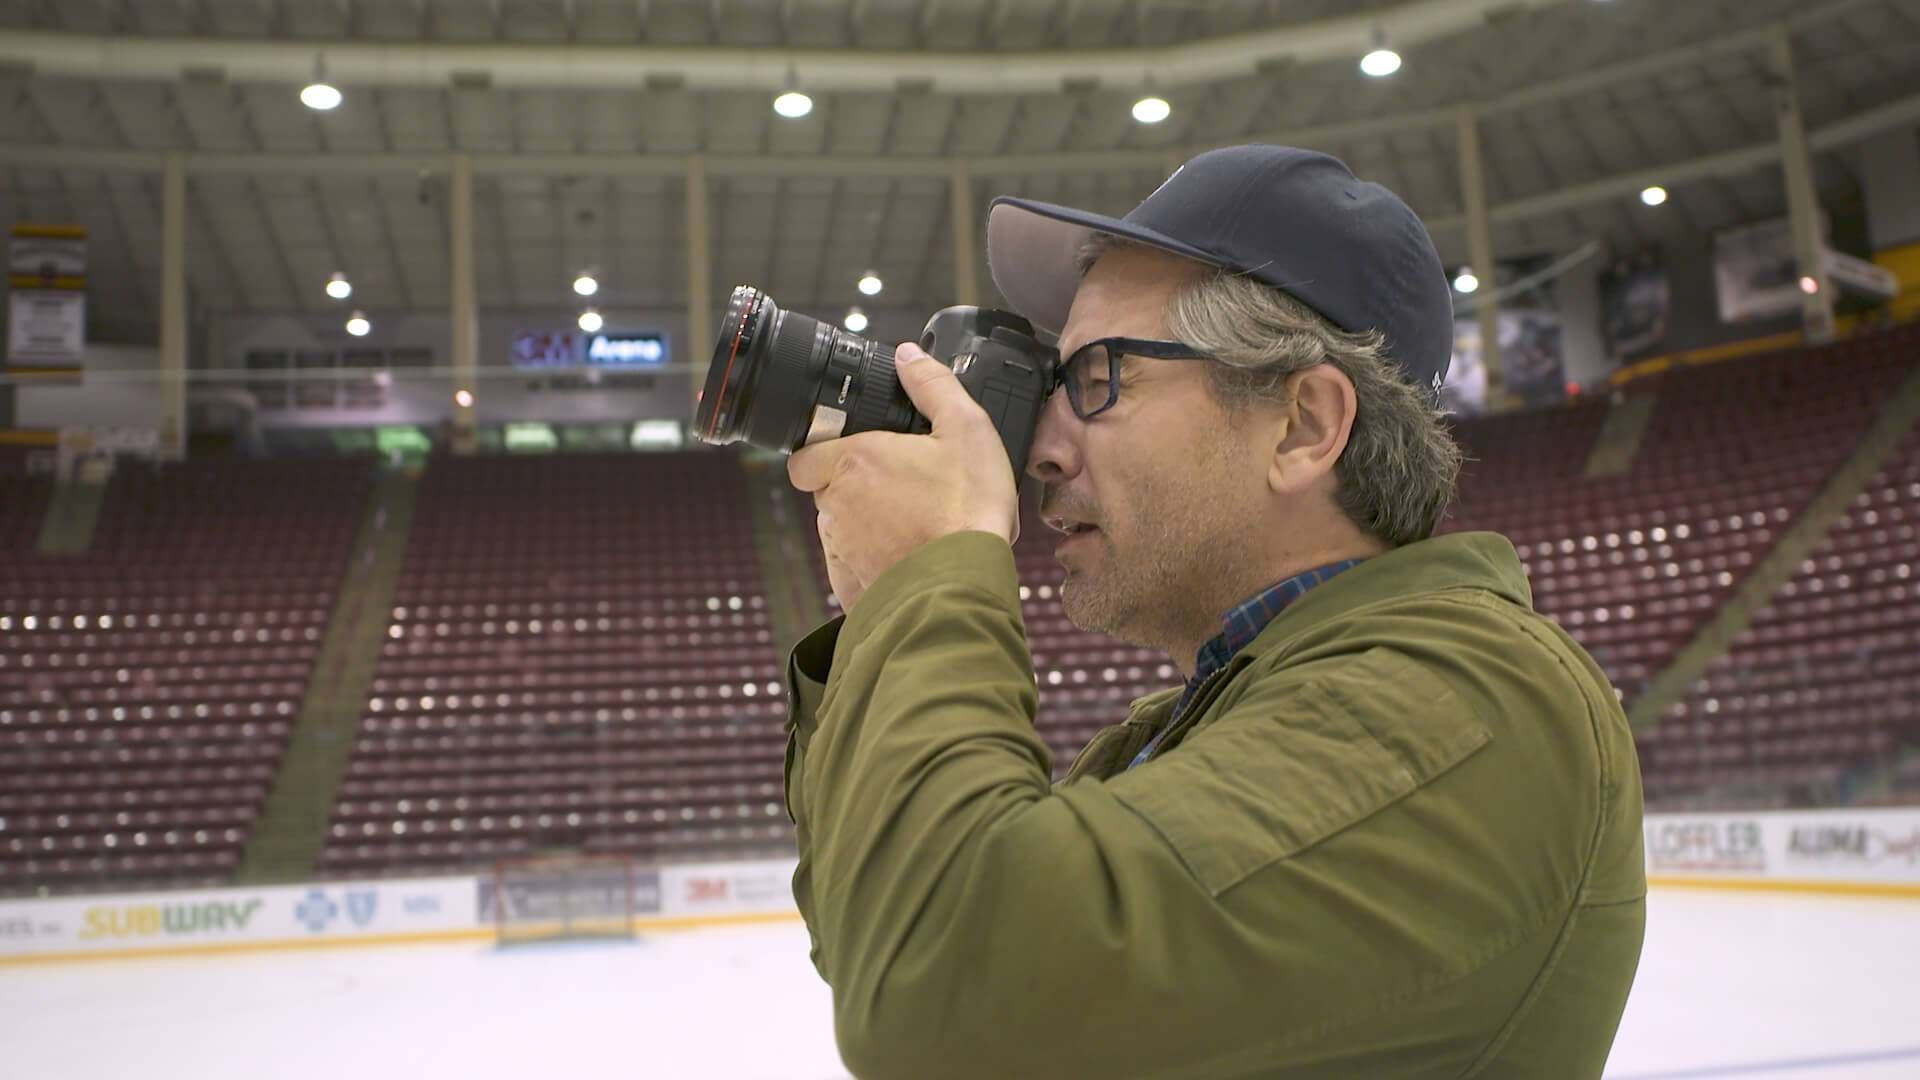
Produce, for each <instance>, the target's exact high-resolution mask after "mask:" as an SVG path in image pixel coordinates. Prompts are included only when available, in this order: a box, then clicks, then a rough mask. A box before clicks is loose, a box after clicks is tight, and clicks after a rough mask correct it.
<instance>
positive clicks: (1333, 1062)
mask: <svg viewBox="0 0 1920 1080" xmlns="http://www.w3.org/2000/svg"><path fill="white" fill-rule="evenodd" d="M1018 589H1019V586H1018V583H1017V581H1016V579H1015V576H1014V562H1013V555H1012V550H1011V549H1010V548H1009V547H1008V545H1007V543H1006V541H1005V540H1003V539H1001V538H999V537H995V536H991V535H988V534H986V533H965V534H960V535H956V536H949V537H946V538H944V539H942V540H939V541H936V542H934V543H931V544H928V545H926V546H925V547H923V548H921V549H920V550H918V551H916V552H914V553H913V554H912V555H910V556H908V557H907V558H906V559H904V560H902V561H901V562H900V563H899V564H898V565H896V566H895V567H893V568H892V569H891V570H889V571H888V572H887V573H886V574H885V575H883V576H882V577H881V578H880V580H878V581H877V582H875V583H874V585H873V587H872V588H871V589H870V590H869V591H868V592H867V594H866V596H865V597H864V598H863V599H862V600H861V601H860V602H859V604H858V605H856V607H855V609H854V611H853V613H852V614H851V615H850V616H848V617H846V618H845V619H844V620H836V621H834V622H832V623H829V624H827V625H826V626H824V627H822V628H820V629H819V630H816V631H815V632H814V633H813V634H812V635H810V636H809V637H808V638H807V639H806V640H805V641H803V642H802V643H801V644H800V646H799V647H797V648H796V649H795V650H794V656H793V660H792V662H791V664H790V669H789V678H790V681H791V683H790V690H791V693H792V698H791V701H792V705H793V719H792V737H791V738H790V740H789V742H788V749H787V781H786V787H787V806H788V809H789V812H790V813H791V815H792V817H793V820H794V823H795V825H796V827H797V830H798V837H799V845H800V864H799V869H798V871H797V872H796V873H795V874H794V879H793V891H794V898H795V900H796V901H798V903H799V907H800V912H801V914H802V915H803V916H804V917H805V919H806V922H807V926H808V929H809V931H810V932H811V934H812V939H813V961H814V964H815V966H816V967H817V968H818V969H819V971H820V974H821V975H822V976H823V977H825V979H826V981H827V982H828V984H829V985H830V986H831V987H832V990H833V1002H834V1026H835V1034H836V1036H837V1039H838V1043H839V1047H840V1052H841V1055H842V1056H843V1058H844V1059H845V1061H846V1064H847V1066H848V1068H850V1069H851V1070H852V1071H853V1072H854V1074H855V1075H856V1076H859V1077H873V1078H883V1077H903V1078H912V1080H933V1078H939V1077H1100V1078H1107V1077H1182V1078H1185V1077H1240V1076H1257V1077H1341V1078H1349V1077H1364V1078H1394V1077H1467V1076H1474V1077H1488V1078H1509V1077H1511V1078H1523V1077H1524V1078H1527V1080H1576V1078H1581V1077H1598V1076H1599V1075H1600V1074H1601V1069H1602V1066H1603V1065H1604V1064H1605V1061H1606V1057H1607V1051H1608V1048H1609V1046H1610V1045H1611V1044H1612V1042H1613V1036H1614V1030H1615V1028H1616V1026H1617V1025H1618V1023H1619V1020H1620V1014H1621V1010H1622V1009H1623V1008H1624V1006H1625V1004H1626V1000H1627V990H1628V987H1629V986H1630V985H1631V984H1632V982H1633V974H1634V969H1635V966H1636V965H1637V963H1638V960H1639V956H1640V943H1641V937H1642V931H1643V929H1644V926H1645V918H1646V908H1645V893H1646V878H1645V869H1644V866H1643V863H1642V857H1641V832H1640V815H1641V801H1640V776H1639V771H1638V768H1637V765H1636V762H1635V758H1634V750H1633V740H1632V737H1631V735H1630V734H1629V731H1628V728H1627V723H1626V718H1625V716H1624V715H1623V714H1622V712H1621V710H1620V706H1619V704H1618V702H1617V701H1616V700H1615V697H1614V693H1613V690H1612V689H1611V688H1610V687H1609V685H1608V683H1607V680H1606V678H1605V676H1604V675H1603V674H1602V673H1601V671H1600V669H1599V668H1598V667H1597V666H1595V664H1594V662H1593V660H1592V659H1591V658H1590V657H1588V655H1587V654H1586V653H1585V652H1584V651H1583V650H1582V649H1581V648H1580V647H1579V646H1578V645H1576V644H1575V643H1574V642H1573V640H1572V639H1571V638H1569V637H1567V635H1566V634H1565V633H1563V632H1562V631H1561V630H1560V629H1559V628H1558V627H1557V626H1555V625H1554V624H1553V623H1552V622H1550V621H1549V620H1547V619H1545V618H1543V617H1542V616H1540V615H1538V614H1535V613H1534V611H1533V610H1532V597H1531V594H1530V592H1529V590H1528V587H1527V581H1526V577H1525V573H1524V571H1523V570H1522V568H1521V565H1520V562H1519V560H1518V558H1517V557H1516V556H1515V554H1514V550H1513V547H1512V545H1511V544H1509V543H1508V542H1507V541H1506V539H1505V538H1503V537H1500V536H1498V535H1495V534H1491V533H1469V534H1459V535H1452V536H1444V537H1440V538H1437V539H1433V540H1427V541H1423V542H1421V543H1417V544H1411V545H1408V546H1406V547H1402V548H1398V549H1396V550H1393V551H1391V552H1388V553H1386V554H1383V555H1379V556H1376V557H1374V558H1372V559H1369V560H1367V561H1366V562H1364V563H1362V564H1361V565H1360V566H1358V567H1355V568H1353V569H1351V570H1348V571H1346V572H1345V573H1342V574H1341V575H1339V576H1338V577H1336V578H1334V579H1333V580H1331V581H1328V582H1326V583H1324V584H1322V585H1319V586H1317V587H1316V588H1314V589H1313V590H1312V591H1311V592H1309V593H1307V594H1306V595H1305V596H1303V597H1302V598H1300V599H1299V600H1297V601H1295V602H1294V603H1293V604H1292V605H1290V606H1289V607H1288V608H1287V609H1286V610H1285V611H1283V612H1282V613H1281V614H1280V615H1279V616H1278V617H1277V618H1275V619H1274V620H1273V622H1272V623H1270V624H1269V625H1268V626H1267V628H1266V630H1265V631H1264V632H1263V633H1261V634H1260V636H1259V637H1258V638H1257V639H1255V641H1254V642H1253V643H1252V644H1251V645H1249V646H1247V647H1246V648H1245V649H1243V650H1242V651H1241V652H1240V654H1239V655H1238V656H1236V657H1234V659H1233V661H1232V663H1231V664H1230V665H1229V666H1228V667H1227V668H1226V669H1224V670H1223V671H1222V672H1220V673H1219V674H1217V675H1216V676H1215V677H1213V678H1212V679H1210V680H1209V681H1208V682H1207V683H1206V685H1205V686H1204V687H1203V688H1202V690H1201V691H1200V692H1199V693H1198V694H1197V695H1196V697H1195V700H1194V701H1193V703H1192V705H1191V706H1190V707H1189V708H1188V709H1187V711H1186V713H1185V714H1184V715H1183V716H1182V717H1181V718H1180V720H1179V723H1178V725H1177V730H1175V731H1173V732H1171V733H1169V735H1168V737H1167V739H1166V740H1164V741H1163V743H1162V748H1161V749H1160V750H1159V751H1158V752H1157V756H1156V757H1155V758H1154V759H1153V760H1151V761H1149V762H1148V763H1146V764H1144V765H1141V766H1139V767H1137V768H1134V769H1130V770H1129V769H1126V765H1127V763H1128V762H1129V761H1130V760H1131V759H1132V757H1133V755H1134V754H1135V753H1136V752H1137V751H1138V750H1139V749H1140V748H1141V747H1142V746H1143V745H1144V744H1145V743H1146V741H1147V740H1148V738H1149V737H1150V736H1151V735H1152V733H1153V732H1154V731H1156V730H1157V729H1158V728H1159V727H1160V726H1161V725H1163V724H1165V723H1166V722H1167V721H1168V717H1169V714H1170V713H1171V711H1172V708H1173V702H1174V699H1175V698H1176V697H1177V694H1178V691H1177V690H1170V691H1167V692H1164V693H1159V694H1154V695H1152V696H1149V697H1146V698H1143V699H1141V700H1140V701H1137V702H1135V703H1134V705H1133V708H1132V715H1131V716H1130V717H1129V718H1128V719H1127V721H1126V722H1125V723H1123V724H1120V725H1118V726H1116V727H1112V728H1108V729H1106V730H1105V731H1102V732H1101V733H1099V734H1098V735H1096V736H1095V737H1094V739H1093V740H1092V742H1091V743H1089V744H1088V746H1087V748H1086V749H1085V750H1084V751H1083V752H1082V753H1081V754H1080V757H1079V760H1078V761H1076V762H1075V763H1074V766H1073V770H1072V772H1071V773H1069V774H1068V776H1067V777H1066V779H1064V780H1062V781H1061V782H1060V783H1059V784H1057V785H1056V784H1054V783H1052V782H1051V777H1052V771H1051V762H1050V760H1049V755H1048V751H1047V748H1046V746H1045V744H1044V743H1042V742H1041V740H1040V739H1039V737H1038V736H1036V735H1035V734H1034V727H1033V715H1034V699H1035V693H1034V674H1033V667H1032V659H1031V657H1030V655H1029V653H1028V650H1027V642H1026V634H1025V630H1024V628H1023V626H1022V624H1021V619H1020V600H1019V591H1018ZM829 669H830V671H831V674H830V676H829Z"/></svg>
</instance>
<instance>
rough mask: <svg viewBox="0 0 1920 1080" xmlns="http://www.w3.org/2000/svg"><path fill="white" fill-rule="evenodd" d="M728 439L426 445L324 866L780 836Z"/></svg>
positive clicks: (762, 665)
mask: <svg viewBox="0 0 1920 1080" xmlns="http://www.w3.org/2000/svg"><path fill="white" fill-rule="evenodd" d="M765 593H766V590H765V587H764V583H763V581H762V577H761V572H760V568H759V564H758V561H757V557H756V555H755V551H754V542H753V531H752V517H751V515H750V513H749V510H748V507H747V503H746V485H745V481H744V477H743V475H742V472H741V469H740V465H739V462H738V461H737V460H736V458H735V457H734V456H733V455H732V454H730V453H723V452H717V451H709V450H701V451H695V452H690V453H676V454H627V455H603V456H584V455H565V456H561V457H528V458H482V459H454V458H444V459H436V460H434V461H433V462H432V463H431V464H430V466H429V468H428V469H427V472H426V477H425V480H424V481H423V485H422V489H421V492H420V496H419V503H418V506H417V509H416V512H415V516H414V520H413V527H412V533H411V540H410V543H409V545H408V549H407V555H406V564H405V568H404V570H403V571H402V576H401V580H400V585H399V592H398V595H397V597H396V599H395V606H394V611H393V617H392V623H391V626H390V628H389V631H388V633H389V640H388V641H387V642H386V643H385V650H384V652H383V653H382V655H381V657H380V662H379V666H378V668H377V671H376V674H375V677H374V681H373V685H372V688H371V691H370V693H369V696H368V699H367V703H366V711H365V715H364V717H363V718H362V720H361V726H360V732H359V736H358V740H357V742H356V745H355V748H354V753H353V758H352V761H351V763H350V765H349V770H348V774H347V776H346V778H345V780H344V782H343V784H342V786H341V788H340V791H339V798H338V801H337V802H336V804H335V807H334V813H333V819H332V822H331V824H330V827H329V837H328V842H327V847H326V849H325V851H324V853H323V855H322V858H321V865H320V871H321V872H322V873H325V874H330V875H339V874H363V873H378V872H382V871H385V870H389V869H394V868H408V869H415V868H419V867H423V866H437V865H459V864H471V863H474V862H480V861H486V860H490V859H498V858H503V857H510V856H514V855H521V854H529V853H535V852H540V851H544V850H549V849H569V848H570V849H586V850H591V851H612V852H627V853H633V854H638V855H646V856H662V857H674V856H680V855H685V854H688V853H693V852H701V853H705V854H714V853H717V852H722V851H751V850H757V849H762V848H768V847H779V846H780V845H782V844H788V843H790V841H789V840H788V839H787V838H788V837H789V836H790V835H791V834H790V826H789V825H788V822H787V819H786V811H785V810H784V808H783V807H782V806H781V803H780V778H781V762H782V755H783V751H784V746H785V743H784V737H783V734H782V721H783V720H784V718H785V715H786V709H785V702H784V689H783V687H782V683H781V668H780V663H779V660H780V658H779V656H778V655H777V654H776V651H775V648H774V645H773V640H772V632H771V629H770V628H769V625H768V621H767V613H766V598H765Z"/></svg>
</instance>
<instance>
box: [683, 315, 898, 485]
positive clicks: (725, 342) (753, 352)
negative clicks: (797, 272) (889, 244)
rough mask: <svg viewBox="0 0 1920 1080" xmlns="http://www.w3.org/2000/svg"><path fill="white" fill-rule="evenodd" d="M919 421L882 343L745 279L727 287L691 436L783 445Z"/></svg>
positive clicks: (718, 441)
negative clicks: (786, 307) (789, 307)
mask: <svg viewBox="0 0 1920 1080" xmlns="http://www.w3.org/2000/svg"><path fill="white" fill-rule="evenodd" d="M916 422H917V423H916ZM924 429H925V419H924V418H922V417H921V416H920V415H919V413H918V412H917V411H916V410H915V409H914V407H913V403H912V402H911V401H909V400H908V399H907V395H906V393H905V392H904V391H902V390H901V389H900V382H899V379H898V377H897V376H896V375H895V374H894V368H893V353H892V351H891V350H889V349H886V348H883V347H882V346H880V345H879V344H878V343H876V342H872V341H868V340H867V339H866V338H863V337H860V336H859V335H857V334H852V333H848V332H845V331H842V330H839V329H836V328H835V327H833V326H832V325H830V324H828V323H825V322H822V321H820V320H819V319H812V318H808V317H807V316H805V315H801V314H799V313H798V312H792V311H781V310H780V307H779V305H777V304H775V303H774V302H773V298H772V297H769V296H768V295H767V294H765V293H763V292H761V291H760V290H758V289H756V288H753V287H752V286H750V285H741V286H738V287H736V288H735V289H734V290H733V296H732V297H731V298H730V299H729V300H728V301H727V313H726V316H725V317H724V319H723V320H722V322H721V324H720V335H719V340H718V341H716V342H715V344H714V348H713V361H712V364H711V365H710V366H709V367H708V369H707V381H706V385H705V386H704V387H703V388H702V390H701V391H700V406H699V408H698V409H696V410H695V413H694V437H695V438H697V439H699V440H700V441H701V442H707V443H713V444H715V445H725V444H727V443H732V442H745V443H748V444H750V445H752V446H757V447H760V448H761V449H763V450H786V451H791V450H798V449H799V448H801V447H802V446H806V445H808V444H809V443H815V442H820V441H822V440H824V439H833V438H838V437H840V436H841V435H851V434H853V433H855V432H858V431H873V430H888V431H909V430H924Z"/></svg>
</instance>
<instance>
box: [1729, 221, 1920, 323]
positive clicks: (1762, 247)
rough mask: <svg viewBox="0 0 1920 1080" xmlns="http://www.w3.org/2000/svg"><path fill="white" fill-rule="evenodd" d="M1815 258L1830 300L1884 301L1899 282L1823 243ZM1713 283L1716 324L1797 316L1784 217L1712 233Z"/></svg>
mask: <svg viewBox="0 0 1920 1080" xmlns="http://www.w3.org/2000/svg"><path fill="white" fill-rule="evenodd" d="M1821 231H1822V232H1823V233H1824V232H1825V229H1824V228H1823V229H1822V230H1821ZM1821 260H1822V264H1823V265H1822V268H1823V269H1824V270H1825V272H1826V275H1827V281H1828V283H1829V284H1830V285H1831V286H1832V288H1833V289H1834V292H1835V297H1834V298H1835V300H1838V299H1840V298H1841V297H1849V296H1857V297H1860V298H1862V299H1864V300H1866V301H1868V302H1870V303H1884V302H1885V301H1887V300H1890V299H1892V298H1893V297H1894V295H1895V294H1896V293H1898V292H1899V289H1900V283H1899V281H1898V280H1897V279H1896V278H1894V276H1893V275H1892V274H1891V273H1888V272H1887V271H1886V269H1885V268H1883V267H1879V266H1875V265H1874V264H1873V263H1870V262H1868V261H1867V260H1865V259H1861V258H1857V257H1855V256H1852V255H1848V254H1846V253H1845V252H1840V251H1834V250H1833V249H1832V248H1828V247H1825V246H1824V245H1823V246H1822V248H1821ZM1713 284H1714V293H1715V296H1716V298H1717V299H1718V301H1719V307H1720V321H1721V322H1728V323H1737V322H1749V321H1752V320H1755V319H1772V318H1779V317H1782V316H1786V315H1793V314H1796V313H1798V312H1799V310H1800V302H1801V298H1802V295H1803V294H1802V292H1801V288H1802V284H1801V281H1800V266H1799V263H1798V261H1797V260H1796V259H1795V258H1794V254H1793V231H1792V229H1791V227H1790V226H1789V224H1788V222H1787V219H1786V218H1775V219H1773V220H1772V221H1757V222H1754V223H1753V224H1751V225H1742V226H1740V227H1739V228H1737V229H1728V230H1726V231H1725V232H1721V233H1718V234H1716V235H1715V236H1714V238H1713Z"/></svg>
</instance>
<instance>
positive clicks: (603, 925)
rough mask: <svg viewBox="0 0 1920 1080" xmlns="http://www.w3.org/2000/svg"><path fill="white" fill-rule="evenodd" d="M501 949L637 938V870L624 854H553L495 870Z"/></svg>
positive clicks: (508, 863) (497, 865)
mask: <svg viewBox="0 0 1920 1080" xmlns="http://www.w3.org/2000/svg"><path fill="white" fill-rule="evenodd" d="M492 878H493V924H494V931H495V943H496V944H497V945H518V944H527V943H531V942H541V941H567V940H575V939H588V938H631V937H633V935H634V928H633V919H634V914H635V899H634V898H635V893H636V891H637V888H636V883H637V870H636V868H635V866H634V861H633V860H632V859H631V858H628V857H626V856H623V855H549V856H536V857H532V858H523V859H506V860H502V861H501V862H498V863H495V864H494V867H493V873H492Z"/></svg>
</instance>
